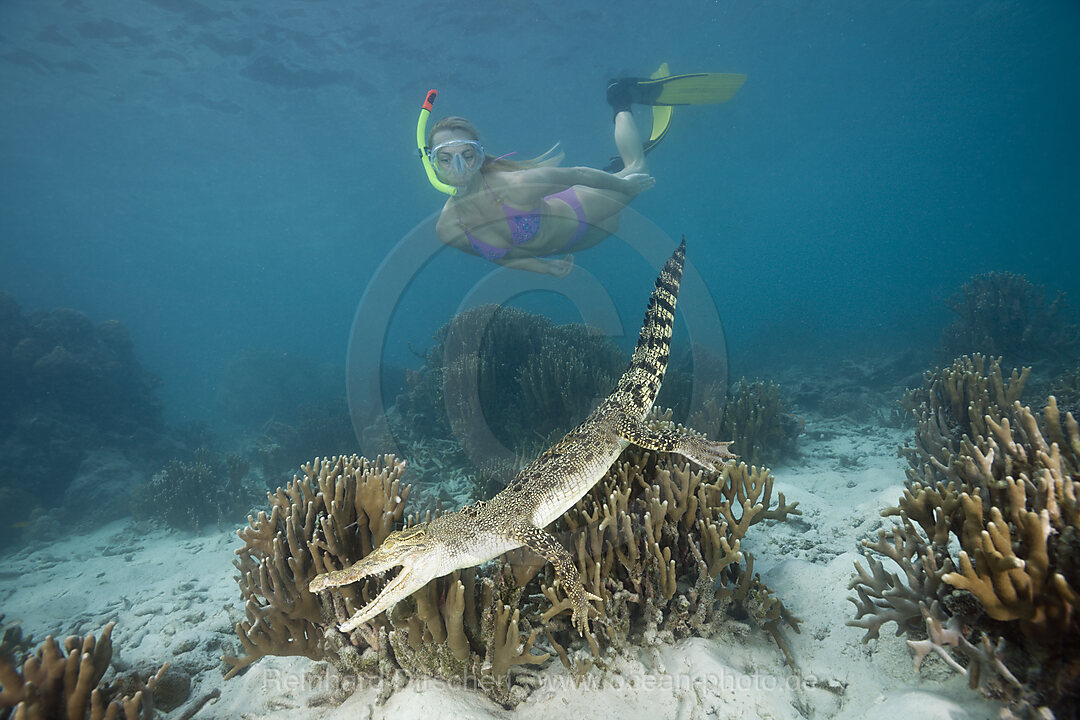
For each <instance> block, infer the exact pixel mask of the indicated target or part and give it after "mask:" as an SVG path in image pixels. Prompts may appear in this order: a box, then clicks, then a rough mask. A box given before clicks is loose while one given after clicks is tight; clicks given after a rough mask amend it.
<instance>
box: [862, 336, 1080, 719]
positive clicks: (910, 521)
mask: <svg viewBox="0 0 1080 720" xmlns="http://www.w3.org/2000/svg"><path fill="white" fill-rule="evenodd" d="M1028 372H1029V371H1028V369H1027V368H1025V369H1024V370H1022V371H1017V370H1013V371H1012V373H1011V374H1010V375H1009V376H1008V377H1005V375H1004V374H1003V372H1002V370H1001V366H1000V363H999V361H997V360H994V359H989V358H986V357H983V356H981V355H975V356H971V357H967V356H965V357H962V358H960V359H958V360H957V361H956V362H955V363H953V365H952V366H951V367H949V368H944V369H941V370H939V371H936V372H932V373H927V375H926V384H925V386H924V387H923V388H918V389H915V390H913V391H912V392H911V393H910V394H909V396H908V398H907V404H908V406H909V408H910V409H911V411H912V412H913V414H914V415H915V419H916V421H917V428H916V432H915V443H914V445H913V446H912V447H907V448H903V449H902V450H901V453H902V455H903V456H904V457H905V458H907V461H908V470H907V481H906V483H905V484H906V489H905V491H904V495H903V497H901V498H900V500H899V502H898V504H897V505H896V506H895V507H893V508H890V509H888V510H886V511H885V512H884V514H885V515H886V516H888V517H894V518H896V521H895V523H894V524H893V525H892V527H890V528H889V529H888V530H882V531H880V533H879V535H878V538H877V539H876V540H874V541H866V542H864V545H865V547H866V550H865V563H866V564H865V565H863V564H861V563H858V562H857V563H856V572H857V574H856V575H855V577H854V578H853V579H852V581H851V585H850V587H851V589H853V590H855V591H856V593H857V595H856V596H855V597H852V598H851V601H852V602H853V603H854V604H855V606H856V617H855V619H854V620H852V621H851V622H849V624H850V625H854V626H856V627H860V628H864V629H866V635H865V636H864V641H867V640H870V639H872V638H877V637H878V634H879V632H880V630H881V628H882V626H884V625H885V624H887V623H889V622H894V623H896V628H897V629H896V633H897V634H898V635H900V634H907V635H908V636H910V637H911V638H912V639H911V640H909V641H908V644H909V645H910V646H911V648H912V650H913V651H914V653H915V656H916V662H915V666H916V669H918V667H919V664H920V663H921V662H922V660H923V659H924V658H925V657H926V656H927V655H929V654H931V653H933V654H935V656H937V657H940V658H941V659H943V660H944V661H945V662H946V664H948V665H949V666H950V667H952V668H954V669H956V670H957V671H959V672H962V673H965V674H967V676H968V677H969V680H970V684H971V686H972V687H973V688H979V689H980V690H981V691H982V692H983V693H984V694H987V695H988V696H990V697H995V698H998V699H1001V700H1003V701H1004V702H1005V703H1006V704H1007V706H1008V707H1009V711H1008V712H1009V713H1011V715H1010V716H1011V717H1020V718H1036V717H1037V718H1044V717H1048V716H1049V715H1048V713H1051V712H1052V713H1053V714H1054V715H1055V716H1057V717H1075V716H1076V713H1077V712H1078V711H1080V692H1078V691H1077V688H1080V662H1078V660H1077V654H1076V648H1077V647H1080V617H1078V615H1077V612H1076V610H1077V604H1078V602H1080V594H1078V589H1080V562H1078V561H1077V558H1080V428H1078V426H1077V422H1076V420H1075V418H1074V417H1073V416H1072V415H1071V414H1064V415H1063V414H1062V413H1061V412H1060V411H1059V409H1058V406H1057V402H1056V400H1055V398H1054V397H1053V396H1051V397H1050V398H1049V399H1048V400H1047V401H1046V403H1045V406H1044V408H1043V410H1042V412H1041V413H1038V412H1035V411H1032V410H1031V408H1029V407H1025V406H1023V405H1021V404H1020V402H1019V398H1020V395H1021V392H1022V390H1023V387H1024V384H1025V381H1026V379H1027V377H1028Z"/></svg>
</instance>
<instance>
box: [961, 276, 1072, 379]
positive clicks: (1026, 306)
mask: <svg viewBox="0 0 1080 720" xmlns="http://www.w3.org/2000/svg"><path fill="white" fill-rule="evenodd" d="M947 305H948V306H949V309H950V310H952V311H953V312H954V313H956V315H957V317H956V318H955V319H954V320H953V322H952V323H950V324H949V326H948V327H946V328H945V332H944V336H943V338H942V342H941V345H942V351H943V353H944V355H945V357H956V356H958V355H961V354H963V353H973V352H981V353H987V354H989V355H1002V356H1005V357H1008V358H1009V359H1011V360H1013V361H1019V360H1024V361H1031V360H1034V359H1037V358H1045V357H1047V356H1053V357H1055V358H1075V355H1076V353H1077V351H1078V350H1080V328H1077V326H1076V325H1073V324H1071V323H1068V322H1066V321H1065V319H1064V317H1063V315H1064V311H1065V307H1066V305H1065V294H1064V293H1059V294H1058V296H1057V297H1056V298H1055V299H1054V301H1053V302H1051V303H1050V304H1049V305H1047V304H1046V300H1045V298H1044V290H1043V288H1042V287H1041V286H1038V285H1033V284H1032V283H1031V281H1029V280H1028V279H1027V278H1026V277H1024V276H1023V275H1015V274H1013V273H1009V272H987V273H983V274H981V275H976V276H975V277H973V278H971V279H970V280H968V282H966V283H965V284H964V286H963V287H962V288H960V291H959V292H958V293H956V294H955V295H953V296H952V297H951V298H950V299H949V301H948V302H947Z"/></svg>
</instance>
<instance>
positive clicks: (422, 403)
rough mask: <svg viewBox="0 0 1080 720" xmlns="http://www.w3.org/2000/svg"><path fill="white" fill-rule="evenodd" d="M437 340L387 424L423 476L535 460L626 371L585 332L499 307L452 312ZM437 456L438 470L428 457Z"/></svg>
mask: <svg viewBox="0 0 1080 720" xmlns="http://www.w3.org/2000/svg"><path fill="white" fill-rule="evenodd" d="M435 341H436V342H435V345H434V346H433V347H432V348H431V349H430V350H429V351H428V352H427V354H426V356H425V363H424V366H423V367H422V368H421V369H420V370H419V371H417V372H415V373H409V375H408V376H407V386H408V387H407V390H406V391H405V392H404V393H403V394H402V395H400V396H399V397H398V398H397V401H396V403H395V406H394V408H393V411H392V412H391V413H390V418H389V419H390V426H391V430H392V431H393V433H394V437H395V439H396V440H397V442H398V443H399V445H400V446H401V447H403V448H407V452H408V454H409V456H410V458H416V459H417V460H419V462H415V463H414V464H415V465H416V467H414V468H413V473H415V475H414V477H416V478H417V479H425V476H426V475H427V474H431V475H432V478H431V479H432V480H434V479H435V476H436V475H441V474H443V473H442V471H443V468H442V467H440V465H441V464H446V465H460V466H463V467H468V468H469V469H470V470H471V471H473V472H475V471H477V470H480V469H481V468H480V465H481V464H482V463H484V462H490V461H491V459H492V458H501V459H503V460H513V459H514V456H515V455H518V454H526V455H535V454H536V452H538V451H539V450H540V449H542V448H543V447H546V446H547V445H548V444H550V443H549V440H551V439H553V438H554V437H556V436H561V435H562V433H564V432H566V431H567V430H569V429H570V428H571V427H573V426H574V425H575V424H576V423H578V422H580V421H581V420H582V419H583V418H584V417H585V416H586V415H587V414H588V413H589V411H590V410H592V407H593V405H594V404H595V402H596V401H597V400H598V399H599V398H601V397H603V396H605V395H606V394H607V393H609V392H610V391H611V388H612V387H614V385H615V381H616V380H617V379H618V377H619V375H620V374H621V373H622V371H623V369H624V368H625V365H626V358H625V354H624V353H623V352H622V351H620V350H619V348H617V347H616V346H615V345H614V344H613V343H612V342H611V341H609V340H608V339H607V338H605V337H603V336H601V335H598V334H595V333H593V332H591V331H590V330H589V329H588V328H587V327H585V326H583V325H556V324H554V323H553V322H551V321H550V320H548V319H547V318H544V317H542V316H540V315H534V314H532V313H528V312H525V311H523V310H519V309H516V308H505V307H499V306H495V305H486V306H481V307H478V308H473V309H470V310H466V311H465V312H463V313H460V314H459V315H456V316H455V317H454V318H452V319H451V320H450V322H448V323H447V324H446V325H444V326H443V327H442V328H440V330H439V331H438V333H437V334H436V337H435ZM368 440H369V441H370V442H368V443H367V445H372V446H376V447H377V446H378V444H379V439H378V438H369V439H368ZM433 446H434V447H437V448H438V452H437V453H433V452H430V451H428V448H431V447H433ZM433 454H437V455H438V456H439V457H440V460H439V464H436V463H434V462H432V461H429V460H427V459H426V458H428V457H429V456H430V455H433Z"/></svg>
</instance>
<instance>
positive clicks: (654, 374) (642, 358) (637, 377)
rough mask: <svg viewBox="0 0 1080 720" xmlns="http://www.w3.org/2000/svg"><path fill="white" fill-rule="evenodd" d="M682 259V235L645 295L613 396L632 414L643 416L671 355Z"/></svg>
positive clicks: (684, 255) (650, 403) (684, 245)
mask: <svg viewBox="0 0 1080 720" xmlns="http://www.w3.org/2000/svg"><path fill="white" fill-rule="evenodd" d="M685 258H686V237H685V236H684V237H683V239H682V242H681V243H679V247H677V248H675V252H674V253H672V254H671V257H670V258H669V259H668V261H667V263H666V264H665V265H664V267H663V268H662V269H661V270H660V275H659V277H657V278H656V286H655V287H654V288H653V292H652V295H651V296H650V297H649V307H648V308H647V309H646V310H645V320H644V322H643V323H642V326H641V335H640V336H639V337H638V344H637V348H636V349H635V350H634V356H633V358H631V360H630V366H629V367H628V368H627V369H626V372H625V373H623V376H622V379H620V380H619V385H618V387H617V388H616V390H615V393H614V398H613V399H616V400H617V401H618V402H619V404H620V405H622V406H623V408H624V409H625V410H626V411H627V412H628V413H631V414H632V415H633V416H637V417H644V415H645V413H647V412H648V411H649V409H650V408H652V405H653V403H654V402H655V401H656V396H657V395H658V394H659V392H660V383H662V382H663V381H664V371H665V370H667V364H668V357H669V356H670V355H671V328H672V325H674V323H675V301H676V300H678V297H679V283H680V282H681V281H682V272H683V262H684V260H685Z"/></svg>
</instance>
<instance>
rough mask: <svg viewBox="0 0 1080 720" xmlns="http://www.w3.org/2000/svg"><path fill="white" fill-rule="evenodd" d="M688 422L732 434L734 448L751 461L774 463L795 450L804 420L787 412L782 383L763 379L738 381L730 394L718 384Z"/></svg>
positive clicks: (710, 431)
mask: <svg viewBox="0 0 1080 720" xmlns="http://www.w3.org/2000/svg"><path fill="white" fill-rule="evenodd" d="M706 395H707V397H708V399H707V400H706V401H705V403H704V406H703V407H702V408H701V409H700V410H698V411H697V412H695V413H694V414H692V415H691V416H690V417H689V418H688V420H687V423H688V424H689V425H691V426H692V427H695V428H699V429H700V430H701V431H702V432H704V433H705V434H706V435H708V436H709V437H727V438H732V440H734V443H733V444H732V448H733V449H734V450H735V452H737V453H738V454H739V456H740V457H743V458H746V459H747V461H748V462H750V464H751V465H761V464H763V463H766V462H769V463H775V462H779V461H780V460H783V459H784V458H787V457H790V456H792V455H794V454H795V443H796V440H797V438H798V436H799V434H800V433H801V432H802V422H801V421H800V420H798V419H797V418H795V417H794V416H793V415H791V414H789V413H787V412H785V410H784V402H783V400H782V398H781V397H780V386H779V385H776V384H774V383H771V382H766V381H764V380H754V381H753V382H747V380H746V378H743V379H742V380H740V381H739V384H738V386H737V387H736V388H735V390H734V392H733V393H732V394H731V395H728V394H727V393H726V392H725V390H724V388H723V387H722V386H719V385H713V386H711V391H710V392H708V393H706Z"/></svg>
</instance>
